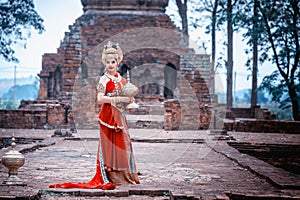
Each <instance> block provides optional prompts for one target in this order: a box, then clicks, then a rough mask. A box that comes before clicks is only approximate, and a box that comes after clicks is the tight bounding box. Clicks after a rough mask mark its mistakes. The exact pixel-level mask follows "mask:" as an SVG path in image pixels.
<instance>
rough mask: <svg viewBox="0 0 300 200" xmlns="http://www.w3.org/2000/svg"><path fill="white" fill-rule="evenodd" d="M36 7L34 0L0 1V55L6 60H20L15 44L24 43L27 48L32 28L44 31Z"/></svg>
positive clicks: (40, 31)
mask: <svg viewBox="0 0 300 200" xmlns="http://www.w3.org/2000/svg"><path fill="white" fill-rule="evenodd" d="M34 8H35V7H34V3H33V0H2V1H0V56H1V57H3V58H4V59H5V60H6V61H8V62H11V61H13V62H18V59H17V58H16V57H15V55H14V53H15V51H14V45H15V44H17V43H22V44H23V45H24V48H26V39H27V38H28V37H30V32H31V29H32V28H34V29H35V30H38V32H39V33H42V32H43V31H44V26H43V24H42V23H43V19H42V18H41V17H40V16H39V14H38V13H37V12H36V11H35V9H34Z"/></svg>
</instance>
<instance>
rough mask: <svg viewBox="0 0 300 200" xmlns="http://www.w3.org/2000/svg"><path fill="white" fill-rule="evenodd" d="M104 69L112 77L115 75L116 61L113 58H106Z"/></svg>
mask: <svg viewBox="0 0 300 200" xmlns="http://www.w3.org/2000/svg"><path fill="white" fill-rule="evenodd" d="M105 68H106V71H107V72H108V73H109V74H111V75H114V74H115V73H117V68H118V63H117V60H116V59H115V58H108V59H107V60H106V63H105Z"/></svg>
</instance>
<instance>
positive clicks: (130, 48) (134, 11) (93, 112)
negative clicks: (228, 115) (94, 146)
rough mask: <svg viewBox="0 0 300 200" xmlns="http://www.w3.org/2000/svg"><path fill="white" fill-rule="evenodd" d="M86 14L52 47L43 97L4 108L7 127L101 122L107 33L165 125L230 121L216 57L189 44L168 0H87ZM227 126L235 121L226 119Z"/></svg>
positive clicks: (143, 109)
mask: <svg viewBox="0 0 300 200" xmlns="http://www.w3.org/2000/svg"><path fill="white" fill-rule="evenodd" d="M81 3H82V5H83V11H84V13H83V15H82V16H80V17H79V18H78V19H76V21H75V23H74V24H72V25H70V26H69V32H66V33H65V36H64V38H63V40H62V41H61V44H60V46H59V47H58V48H57V52H56V53H45V54H44V55H43V57H42V70H41V72H40V73H39V74H38V76H39V77H40V88H39V93H38V98H37V99H35V100H23V101H22V102H21V105H20V107H19V109H18V110H16V111H5V110H2V111H0V117H1V119H0V128H42V129H43V128H60V129H61V128H66V129H76V128H97V127H98V123H97V113H98V110H99V107H98V106H96V105H95V95H96V94H95V86H96V83H97V80H98V78H99V76H100V75H101V74H102V73H103V70H104V67H103V65H102V64H101V53H102V48H103V46H104V44H106V43H107V41H108V40H112V41H115V42H118V43H119V44H120V46H121V48H122V49H123V53H124V61H123V63H122V66H123V67H124V66H125V68H127V69H128V72H124V74H123V75H124V76H125V77H127V73H129V74H130V79H131V82H133V83H134V84H136V85H137V86H138V87H139V93H138V95H137V96H136V101H137V103H139V104H140V109H137V110H133V111H129V113H130V114H149V107H153V106H154V107H155V106H156V107H157V108H158V109H160V112H159V113H160V114H161V115H163V116H164V125H163V127H164V129H165V130H178V129H194V130H197V129H209V128H211V127H213V128H217V129H221V128H223V123H224V122H223V119H224V118H225V114H224V113H225V109H224V105H219V104H217V98H216V97H215V96H214V95H212V94H210V91H209V88H210V79H211V78H210V77H211V76H210V56H209V55H208V54H206V53H200V54H197V53H195V50H194V49H192V48H188V47H187V46H188V45H187V44H186V41H187V40H186V37H185V36H183V35H182V33H181V32H180V30H178V28H177V27H176V26H175V25H174V24H173V23H172V21H171V20H170V18H169V17H168V16H167V15H166V14H165V8H166V6H167V5H168V0H150V1H136V0H120V1H115V0H98V1H95V0H81ZM227 126H228V125H227Z"/></svg>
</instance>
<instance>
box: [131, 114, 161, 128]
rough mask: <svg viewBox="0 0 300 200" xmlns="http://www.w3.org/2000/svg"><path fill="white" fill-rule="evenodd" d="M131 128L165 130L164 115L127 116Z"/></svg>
mask: <svg viewBox="0 0 300 200" xmlns="http://www.w3.org/2000/svg"><path fill="white" fill-rule="evenodd" d="M126 118H127V121H128V125H129V128H147V129H163V128H164V115H130V114H126Z"/></svg>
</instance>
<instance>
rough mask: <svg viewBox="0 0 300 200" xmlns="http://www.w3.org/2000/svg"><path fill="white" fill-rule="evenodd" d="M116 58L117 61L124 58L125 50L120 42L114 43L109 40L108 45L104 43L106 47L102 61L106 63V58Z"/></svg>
mask: <svg viewBox="0 0 300 200" xmlns="http://www.w3.org/2000/svg"><path fill="white" fill-rule="evenodd" d="M108 58H114V59H116V60H117V63H118V64H120V62H121V61H122V60H123V52H122V49H121V48H120V46H119V43H114V42H112V41H108V43H107V44H106V45H104V49H103V52H102V63H103V64H104V65H105V63H106V59H108Z"/></svg>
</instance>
